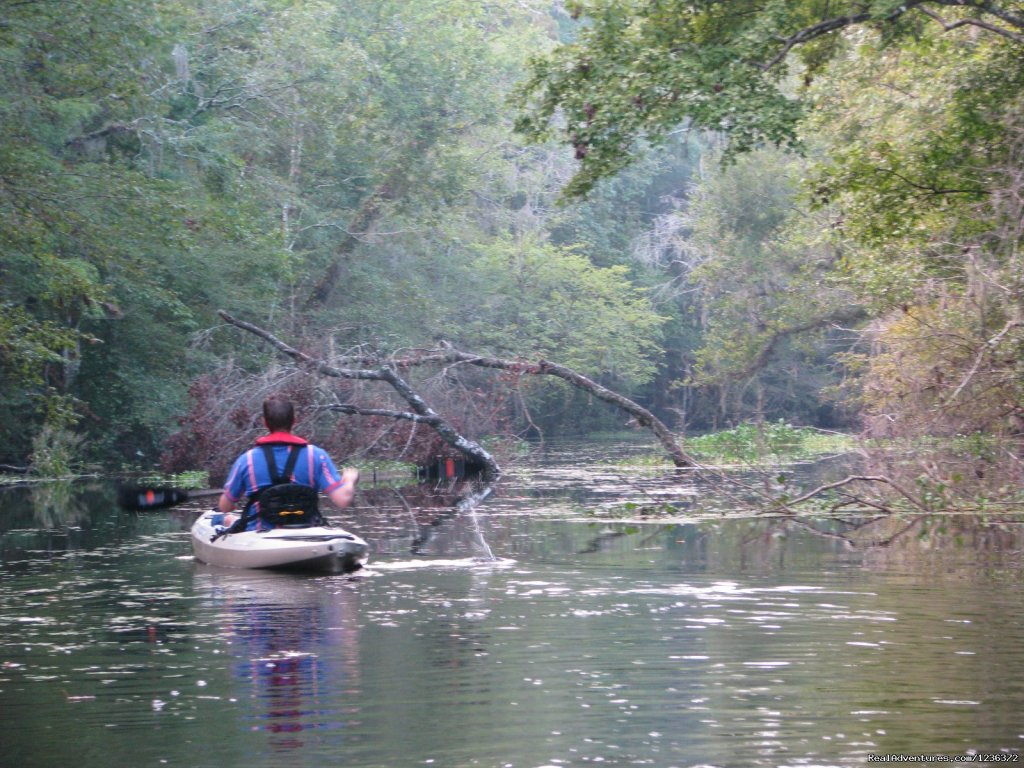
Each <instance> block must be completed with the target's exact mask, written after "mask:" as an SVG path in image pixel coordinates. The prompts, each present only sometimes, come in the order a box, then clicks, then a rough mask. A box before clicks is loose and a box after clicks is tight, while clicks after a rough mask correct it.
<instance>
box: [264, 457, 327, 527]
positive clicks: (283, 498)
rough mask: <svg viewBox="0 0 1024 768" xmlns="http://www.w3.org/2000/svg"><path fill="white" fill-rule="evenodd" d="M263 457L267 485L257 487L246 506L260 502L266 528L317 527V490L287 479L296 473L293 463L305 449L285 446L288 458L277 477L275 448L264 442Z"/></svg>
mask: <svg viewBox="0 0 1024 768" xmlns="http://www.w3.org/2000/svg"><path fill="white" fill-rule="evenodd" d="M259 447H260V449H261V450H262V451H263V456H264V458H265V459H266V460H267V469H269V470H270V483H271V484H270V485H269V486H267V487H265V488H260V489H259V490H257V491H256V493H254V494H253V495H252V496H250V497H249V504H250V505H252V504H254V503H256V502H257V501H258V502H259V505H260V511H259V518H260V520H262V521H263V522H265V523H267V524H268V525H272V526H274V527H275V528H276V527H281V526H283V527H286V528H298V527H308V526H310V525H320V524H322V523H323V518H322V517H321V516H320V497H319V494H318V493H317V491H316V488H312V487H310V486H308V485H302V484H301V483H293V482H292V481H291V480H290V479H289V478H290V477H291V476H292V472H293V471H294V470H295V463H296V462H297V461H298V459H299V454H300V453H302V451H303V448H305V449H306V450H309V448H308V446H302V447H299V446H294V445H289V446H288V459H287V460H286V461H285V464H284V469H283V470H282V471H281V473H280V474H278V472H277V464H276V463H275V462H274V448H273V446H272V445H270V444H267V443H262V444H260V446H259Z"/></svg>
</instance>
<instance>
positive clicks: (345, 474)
mask: <svg viewBox="0 0 1024 768" xmlns="http://www.w3.org/2000/svg"><path fill="white" fill-rule="evenodd" d="M358 482H359V470H358V469H355V468H354V467H346V468H345V469H344V470H343V471H342V473H341V485H339V486H338V487H337V488H335V489H334V490H332V491H331V492H330V493H328V494H327V497H328V498H329V499H330V500H331V501H332V502H333V503H334V505H335V506H336V507H338V508H339V509H344V508H345V507H347V506H348V505H349V504H351V503H352V499H353V498H354V497H355V495H356V483H358Z"/></svg>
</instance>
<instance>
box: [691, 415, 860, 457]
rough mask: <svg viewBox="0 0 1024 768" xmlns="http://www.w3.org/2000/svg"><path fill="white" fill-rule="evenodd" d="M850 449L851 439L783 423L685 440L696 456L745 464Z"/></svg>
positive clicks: (729, 430)
mask: <svg viewBox="0 0 1024 768" xmlns="http://www.w3.org/2000/svg"><path fill="white" fill-rule="evenodd" d="M851 447H852V444H851V439H850V438H849V437H848V436H845V435H840V434H836V433H822V432H819V431H818V430H815V429H808V428H806V427H794V426H792V425H791V424H788V423H786V422H784V421H781V420H780V421H775V422H767V423H763V424H752V423H744V424H740V425H738V426H736V427H733V428H732V429H727V430H724V431H721V432H713V433H710V434H707V435H700V436H698V437H691V438H688V439H687V440H686V449H687V450H688V451H690V452H691V453H693V454H694V455H695V456H699V457H701V458H703V459H707V460H720V461H735V462H743V463H746V464H756V463H758V462H762V461H765V460H768V459H771V460H778V459H796V458H803V457H809V456H816V455H821V454H825V453H842V452H845V451H848V450H850V448H851Z"/></svg>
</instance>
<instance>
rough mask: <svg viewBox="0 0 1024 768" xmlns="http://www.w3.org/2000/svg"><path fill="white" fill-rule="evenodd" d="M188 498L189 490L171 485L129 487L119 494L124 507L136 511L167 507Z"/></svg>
mask: <svg viewBox="0 0 1024 768" xmlns="http://www.w3.org/2000/svg"><path fill="white" fill-rule="evenodd" d="M188 499H189V495H188V491H183V490H181V489H180V488H169V487H156V488H154V487H128V488H122V489H121V490H120V491H118V494H117V503H118V504H119V505H120V506H121V508H122V509H131V510H135V511H143V510H147V509H166V508H167V507H173V506H174V505H175V504H181V503H182V502H183V501H188Z"/></svg>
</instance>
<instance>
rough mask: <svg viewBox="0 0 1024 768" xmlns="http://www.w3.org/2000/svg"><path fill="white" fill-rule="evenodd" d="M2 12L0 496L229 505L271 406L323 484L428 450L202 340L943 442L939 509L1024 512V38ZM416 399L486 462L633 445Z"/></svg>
mask: <svg viewBox="0 0 1024 768" xmlns="http://www.w3.org/2000/svg"><path fill="white" fill-rule="evenodd" d="M0 8H2V11H0V50H2V55H0V68H2V74H3V77H2V79H0V110H2V115H3V125H4V130H3V132H2V134H0V217H2V226H0V302H2V305H3V311H2V312H0V412H2V419H0V430H2V442H0V445H2V448H0V463H5V464H8V465H12V466H31V467H34V468H35V469H36V471H38V472H41V473H47V472H51V473H52V472H56V471H59V470H60V469H62V468H73V467H75V466H80V465H81V464H82V463H83V462H93V463H101V464H103V465H104V466H107V467H111V468H122V467H125V468H126V467H131V466H152V465H154V464H155V463H157V462H158V461H162V462H163V464H164V466H165V467H166V468H167V469H169V470H181V469H185V468H189V467H203V468H211V469H218V468H219V469H222V468H223V467H222V465H223V464H224V463H225V462H226V461H229V460H230V457H231V455H232V451H233V449H234V448H235V447H237V445H238V444H240V441H242V440H245V439H248V436H249V435H251V433H252V430H253V429H255V428H257V426H258V424H257V421H256V419H257V409H256V405H257V404H258V403H259V401H260V400H261V399H262V397H263V396H265V395H266V394H267V393H268V392H270V391H277V390H284V391H287V392H290V393H291V394H292V395H293V397H295V398H296V400H297V401H298V402H299V404H300V406H301V407H302V408H301V410H302V413H303V423H302V424H300V425H299V426H300V430H301V431H303V432H304V434H307V435H309V436H311V437H315V438H316V439H317V440H319V441H320V442H321V443H323V444H324V445H325V446H326V447H328V448H330V449H332V450H336V451H340V452H342V454H343V455H345V456H358V455H369V456H388V457H392V458H395V457H405V458H412V459H415V458H419V457H422V456H424V455H428V454H429V453H430V452H432V451H436V449H437V446H436V444H435V442H432V441H435V438H433V437H432V436H430V435H428V434H426V431H425V430H419V431H417V429H416V425H415V423H412V424H408V423H406V424H397V423H396V422H395V421H394V420H392V419H388V418H386V417H383V416H380V417H373V416H370V417H352V416H346V417H342V418H339V409H341V408H342V407H343V406H346V405H348V406H351V405H352V404H353V403H355V404H359V405H360V406H361V407H364V408H367V409H370V408H373V407H379V408H381V409H383V408H386V407H387V406H388V405H389V404H390V402H391V399H392V398H393V395H392V394H391V393H389V392H387V391H385V390H382V389H379V388H377V387H375V386H373V385H372V383H370V382H359V381H351V380H342V381H338V380H333V381H332V380H325V379H323V378H321V377H318V376H317V375H316V374H315V372H312V371H310V370H308V369H306V368H303V367H302V366H299V365H296V364H295V363H294V362H293V361H291V360H288V359H285V358H282V357H281V356H279V355H278V354H277V353H276V352H275V350H273V349H271V348H269V347H268V346H267V345H265V344H262V343H260V341H259V339H257V338H255V337H253V336H252V335H247V334H245V333H242V332H240V331H239V330H238V329H237V328H235V327H233V326H231V325H230V324H226V323H225V322H223V321H222V319H221V317H220V316H219V315H218V314H217V312H218V310H225V311H227V312H229V313H231V315H232V316H234V317H238V318H243V319H245V320H247V321H251V322H252V323H254V324H256V325H258V326H260V327H262V328H266V329H270V330H271V331H272V332H273V333H275V334H276V335H277V336H278V337H280V338H282V339H286V340H287V341H288V342H289V343H290V344H292V345H293V346H294V347H296V348H297V349H301V350H304V351H305V352H308V353H309V354H310V355H313V356H315V357H316V358H317V359H321V360H325V361H328V362H330V361H332V360H336V359H352V358H353V356H359V355H373V356H376V357H378V358H380V357H381V356H388V355H404V354H411V353H414V352H415V351H417V350H426V349H436V348H437V347H438V345H439V344H444V345H450V347H451V348H454V349H458V350H468V351H472V352H474V353H479V354H488V355H495V356H499V357H502V358H504V359H521V360H527V361H528V360H538V359H548V360H552V361H556V362H558V363H561V364H564V365H566V366H571V367H572V369H573V370H576V371H579V372H580V373H582V374H584V375H586V376H588V377H590V378H591V379H593V380H594V381H597V382H600V384H602V385H604V386H606V387H608V388H609V389H611V390H614V391H616V392H621V393H623V394H625V395H627V396H629V397H631V398H633V399H634V400H635V401H636V402H638V403H641V404H643V405H644V406H646V407H647V408H649V409H651V411H653V412H654V413H656V414H657V415H658V416H659V417H660V418H661V419H662V420H663V421H664V422H666V423H667V424H668V425H669V426H670V427H671V428H672V429H673V430H675V431H676V432H677V433H678V434H680V435H686V434H693V433H696V432H700V431H706V430H712V429H718V428H723V427H727V426H732V425H735V424H738V423H741V422H745V421H753V422H765V421H774V420H779V419H784V420H786V421H789V422H791V423H794V424H800V425H810V426H820V427H826V428H831V429H845V430H851V431H857V432H860V433H862V434H863V435H864V436H865V437H868V438H872V439H885V440H888V441H895V442H899V441H904V442H907V443H909V444H911V445H913V446H915V447H914V450H915V451H920V450H922V446H925V445H927V446H929V447H932V448H934V447H935V445H936V441H938V440H940V439H941V441H942V442H943V447H944V450H947V451H952V453H943V454H941V455H942V456H943V457H946V458H943V459H942V460H941V461H940V460H939V459H937V458H935V457H936V456H939V455H940V454H939V453H932V454H929V456H931V457H932V458H930V459H929V462H930V463H929V464H928V465H927V467H925V468H924V469H920V468H919V469H920V471H923V472H926V473H928V475H929V477H930V478H931V480H932V481H934V482H935V483H943V484H949V483H952V482H960V481H963V482H967V481H965V480H964V478H965V477H968V476H969V477H970V483H969V484H970V485H971V486H972V487H973V486H974V485H976V484H978V483H981V482H984V483H988V484H992V483H993V482H994V484H995V485H996V486H999V484H1000V483H1003V484H1005V483H1007V482H1008V481H1009V480H1010V479H1019V467H1020V465H1021V459H1022V453H1021V449H1020V444H1019V441H1018V438H1019V436H1020V434H1021V431H1022V429H1024V397H1022V389H1024V356H1022V354H1021V353H1022V344H1024V314H1022V311H1024V284H1022V281H1024V273H1022V270H1021V265H1020V259H1021V244H1022V238H1024V55H1022V54H1024V4H1022V3H1021V2H1018V1H1015V0H1006V1H1005V2H999V1H998V0H996V1H995V2H991V1H989V0H984V1H982V0H977V1H972V0H958V1H957V2H952V1H951V0H932V1H923V0H911V1H910V2H907V1H906V0H905V1H904V2H902V3H897V2H893V1H892V0H860V1H856V0H840V1H839V2H836V1H835V0H795V1H789V2H784V1H783V0H761V1H760V2H757V3H754V2H747V1H746V0H737V1H736V2H713V1H711V0H690V1H689V2H684V0H584V1H582V2H564V3H563V2H552V1H551V0H547V1H542V0H494V1H493V2H488V3H476V2H470V0H443V1H442V0H438V1H437V2H427V1H423V2H419V1H416V2H408V1H402V2H392V1H390V0H346V1H345V2H338V1H337V0H308V1H304V0H244V1H243V0H207V1H205V2H194V1H193V0H171V1H169V2H167V1H163V2H156V0H62V1H61V2H56V1H54V0H21V1H19V2H14V1H5V2H3V3H2V5H0ZM415 384H416V386H417V387H418V388H419V390H420V391H421V392H423V393H425V395H426V396H428V397H429V398H430V400H431V402H432V403H433V404H434V406H435V407H436V408H438V409H439V410H443V411H444V412H445V413H446V414H447V416H448V417H449V418H450V419H451V420H452V421H453V422H456V423H457V424H458V426H459V427H460V429H462V430H464V431H465V432H467V433H468V434H472V435H474V436H485V435H536V434H542V435H551V434H555V433H558V434H565V433H570V432H575V433H579V432H587V431H593V430H609V429H620V428H622V427H624V426H625V423H626V419H625V418H624V417H623V414H622V413H621V412H616V411H615V410H614V409H610V408H607V407H605V406H603V405H601V404H597V403H595V402H594V401H593V399H592V398H591V397H589V396H588V395H587V394H586V393H585V392H581V391H580V390H578V389H574V388H572V387H567V386H566V385H565V384H564V382H560V381H556V380H549V379H547V378H544V377H535V376H530V375H528V374H527V373H525V372H523V371H516V370H514V369H512V370H505V371H501V372H499V373H495V372H489V371H483V370H480V369H478V368H474V367H472V366H460V365H448V366H442V367H441V368H431V369H427V368H424V369H423V370H422V371H419V372H417V373H416V381H415ZM890 444H892V442H890ZM950 457H951V458H950ZM947 458H948V459H949V461H950V462H951V463H948V464H947V463H945V462H946V459H947ZM965 461H966V462H967V464H966V466H969V468H970V469H971V471H970V472H967V471H966V470H965V469H964V467H965V464H964V462H965ZM922 466H924V465H922ZM915 471H917V470H915ZM1015 473H1016V474H1015Z"/></svg>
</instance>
